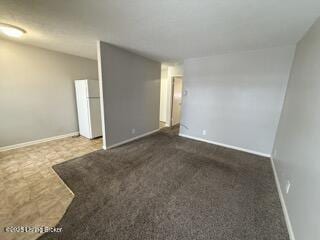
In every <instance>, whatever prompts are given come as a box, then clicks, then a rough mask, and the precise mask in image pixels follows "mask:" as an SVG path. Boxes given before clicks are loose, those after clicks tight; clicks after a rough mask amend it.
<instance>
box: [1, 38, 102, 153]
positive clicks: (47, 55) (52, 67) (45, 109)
mask: <svg viewBox="0 0 320 240" xmlns="http://www.w3.org/2000/svg"><path fill="white" fill-rule="evenodd" d="M82 78H92V79H97V78H98V67H97V62H96V61H93V60H89V59H85V58H81V57H76V56H72V55H68V54H63V53H58V52H53V51H49V50H45V49H41V48H37V47H32V46H28V45H23V44H18V43H14V42H10V41H6V40H1V39H0V122H1V124H0V147H4V146H9V145H14V144H19V143H25V142H29V141H34V140H39V139H43V138H49V137H54V136H58V135H64V134H68V133H72V132H75V131H78V123H77V122H78V120H77V112H76V101H75V90H74V82H73V80H75V79H82Z"/></svg>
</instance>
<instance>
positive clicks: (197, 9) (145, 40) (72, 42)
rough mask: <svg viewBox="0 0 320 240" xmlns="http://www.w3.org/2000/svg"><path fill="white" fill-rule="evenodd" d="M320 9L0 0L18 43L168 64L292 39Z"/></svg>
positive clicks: (313, 3) (283, 2)
mask: <svg viewBox="0 0 320 240" xmlns="http://www.w3.org/2000/svg"><path fill="white" fill-rule="evenodd" d="M319 15H320V0H267V1H266V0H264V1H263V0H0V22H3V23H9V24H14V25H17V26H19V27H22V28H24V29H26V30H27V34H26V35H25V36H24V37H23V38H21V39H19V40H17V41H19V42H22V43H26V44H30V45H34V46H39V47H42V48H46V49H51V50H55V51H60V52H65V53H69V54H73V55H78V56H83V57H87V58H92V59H96V41H97V40H103V41H106V42H109V43H112V44H115V45H117V46H121V47H124V48H126V49H129V50H132V51H135V52H137V53H140V54H142V55H145V56H147V57H151V58H153V59H156V60H159V61H166V62H170V61H181V60H183V59H186V58H192V57H201V56H208V55H214V54H221V53H227V52H234V51H246V50H254V49H261V48H268V47H273V46H281V45H290V44H295V43H296V42H297V41H298V40H299V39H300V38H301V37H302V36H303V34H304V33H305V32H306V31H307V29H308V28H309V27H310V26H311V24H312V23H313V22H314V21H315V20H316V18H317V17H318V16H319ZM1 37H3V36H1Z"/></svg>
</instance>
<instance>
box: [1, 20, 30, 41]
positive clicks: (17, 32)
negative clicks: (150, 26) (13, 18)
mask: <svg viewBox="0 0 320 240" xmlns="http://www.w3.org/2000/svg"><path fill="white" fill-rule="evenodd" d="M0 31H1V32H2V33H4V34H5V35H7V36H9V37H14V38H19V37H21V36H22V35H23V34H25V33H26V30H24V29H22V28H19V27H16V26H13V25H10V24H6V23H0Z"/></svg>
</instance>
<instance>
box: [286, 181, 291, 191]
mask: <svg viewBox="0 0 320 240" xmlns="http://www.w3.org/2000/svg"><path fill="white" fill-rule="evenodd" d="M290 186H291V183H290V181H289V180H287V184H286V194H288V193H289V191H290Z"/></svg>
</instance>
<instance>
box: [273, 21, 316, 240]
mask: <svg viewBox="0 0 320 240" xmlns="http://www.w3.org/2000/svg"><path fill="white" fill-rule="evenodd" d="M319 49H320V18H319V19H318V20H317V22H316V23H315V24H314V25H313V26H312V28H311V29H310V30H309V31H308V32H307V34H306V35H305V36H304V37H303V39H302V40H301V41H300V42H299V43H298V45H297V50H296V54H295V59H294V63H293V67H292V71H291V76H290V80H289V83H288V88H287V93H286V98H285V103H284V106H283V111H282V115H281V120H280V123H279V127H278V131H277V137H276V141H275V145H274V150H273V159H274V164H275V168H276V171H277V175H278V178H279V182H280V186H281V190H282V193H283V197H284V201H285V204H286V207H287V210H288V214H289V217H290V220H291V225H292V229H293V232H294V234H295V239H296V240H315V239H320V219H319V214H320V204H319V203H320V188H319V183H320V110H319V109H320V108H319V106H320V50H319ZM287 181H290V182H291V187H290V191H289V193H288V194H286V191H285V188H286V183H287Z"/></svg>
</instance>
